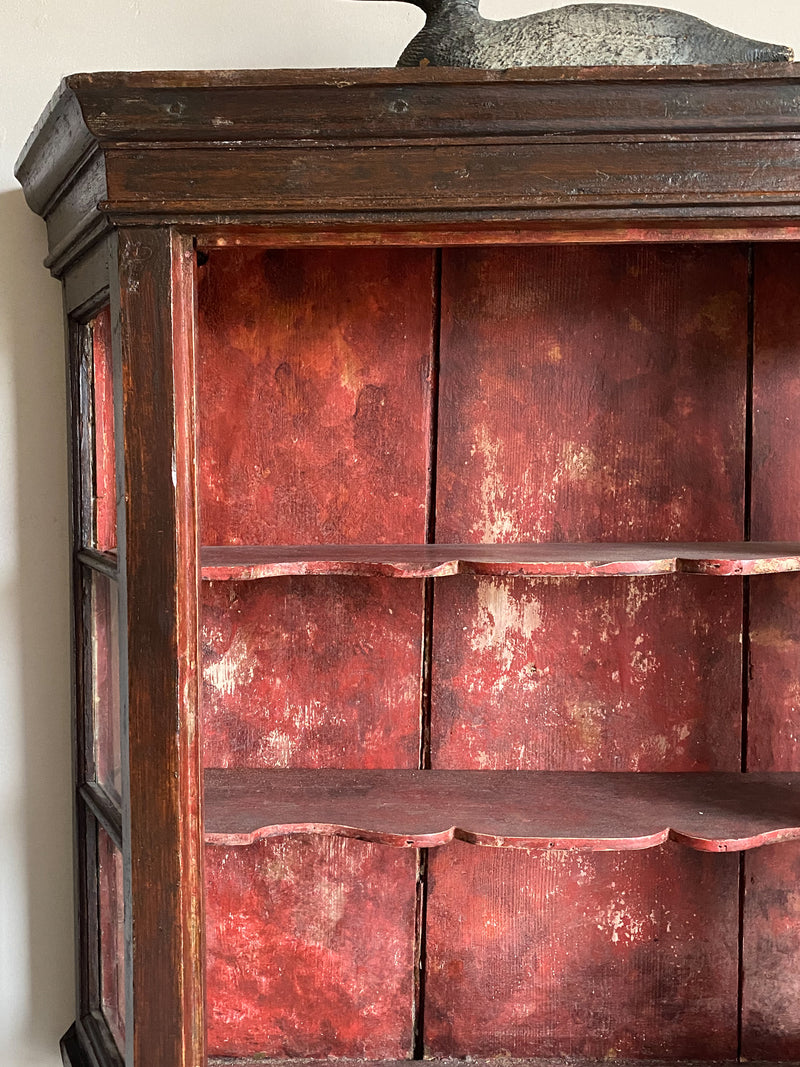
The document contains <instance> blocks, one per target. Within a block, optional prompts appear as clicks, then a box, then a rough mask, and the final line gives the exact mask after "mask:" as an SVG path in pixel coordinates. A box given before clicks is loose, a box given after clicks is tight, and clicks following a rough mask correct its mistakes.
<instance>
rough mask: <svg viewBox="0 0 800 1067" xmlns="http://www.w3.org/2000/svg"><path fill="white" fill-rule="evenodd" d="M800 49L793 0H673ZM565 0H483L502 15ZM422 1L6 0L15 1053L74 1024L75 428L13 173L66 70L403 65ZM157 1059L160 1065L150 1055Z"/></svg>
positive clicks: (0, 432)
mask: <svg viewBox="0 0 800 1067" xmlns="http://www.w3.org/2000/svg"><path fill="white" fill-rule="evenodd" d="M673 4H674V6H680V7H682V9H683V10H686V11H689V12H691V13H692V14H695V15H698V16H699V17H701V18H704V19H707V20H708V21H709V22H714V23H717V24H718V25H721V26H725V27H727V28H729V29H732V30H735V31H736V32H738V33H741V34H745V35H747V36H752V37H757V38H760V39H762V40H768V41H776V42H779V43H783V44H790V45H792V46H793V47H794V49H795V54H796V55H797V56H798V58H800V8H798V6H797V3H796V0H768V2H766V3H763V4H753V3H748V2H745V0H728V2H723V0H683V2H681V0H673V3H670V6H673ZM550 6H553V5H552V3H547V2H544V3H542V2H539V3H537V2H536V0H483V4H482V11H483V14H485V15H486V16H488V17H494V18H505V17H510V16H514V15H520V14H524V13H526V12H528V11H532V10H539V9H543V8H545V7H550ZM422 21H423V16H422V12H420V11H419V10H417V9H416V8H414V7H411V6H410V5H408V4H406V3H389V2H386V0H369V2H362V3H355V2H352V0H239V2H237V3H233V2H229V0H193V2H192V3H188V2H184V3H179V2H174V3H171V4H170V3H167V2H165V0H105V2H100V0H3V2H2V3H0V41H1V42H2V46H1V47H2V52H1V53H0V54H2V63H0V237H2V243H1V244H0V1065H3V1067H5V1065H9V1067H10V1065H11V1064H14V1065H15V1067H58V1065H60V1063H61V1058H60V1056H59V1054H58V1050H57V1047H58V1038H59V1036H60V1035H61V1033H62V1032H63V1031H64V1030H65V1029H66V1027H67V1026H68V1025H69V1023H70V1021H71V1020H72V1018H73V988H74V986H73V936H72V829H71V804H70V792H71V785H70V731H69V721H70V711H69V708H70V698H69V685H70V669H69V647H68V643H69V641H68V639H69V626H70V610H69V602H68V593H69V591H68V541H67V536H68V535H67V515H68V509H67V493H66V425H65V416H64V405H65V389H64V356H63V334H62V321H61V297H60V286H59V284H58V283H57V282H55V281H53V280H52V279H51V278H50V277H49V276H48V274H47V273H46V271H45V270H44V269H43V268H42V265H41V263H42V260H43V258H44V256H45V254H46V248H45V230H44V223H43V222H42V221H41V220H40V219H39V218H37V217H36V216H34V215H33V214H32V213H31V212H30V211H29V209H28V208H27V206H26V204H25V202H24V199H23V196H22V192H21V191H20V189H19V188H18V187H17V185H16V182H15V181H14V177H13V173H12V169H13V165H14V161H15V159H16V156H17V155H18V153H19V151H20V149H21V148H22V146H23V144H24V142H25V140H26V138H27V136H28V134H29V133H30V130H31V128H32V127H33V125H34V123H35V122H36V120H37V119H38V117H39V115H40V113H41V111H42V109H43V108H44V106H45V105H46V103H47V101H48V99H49V98H50V96H51V95H52V94H53V92H54V91H55V89H56V88H57V86H58V82H59V80H60V79H61V77H63V76H64V75H65V74H70V73H73V72H76V71H95V70H147V69H198V68H199V69H210V68H248V67H249V68H260V67H326V66H328V67H343V66H353V67H358V66H364V67H375V66H392V65H394V63H395V61H396V59H397V56H398V55H399V54H400V52H401V51H402V48H403V47H404V45H405V43H406V42H407V41H408V40H410V38H411V37H412V36H413V34H414V33H415V32H416V30H417V28H418V27H419V26H421V25H422ZM153 1067H155V1065H153Z"/></svg>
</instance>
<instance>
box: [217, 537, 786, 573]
mask: <svg viewBox="0 0 800 1067" xmlns="http://www.w3.org/2000/svg"><path fill="white" fill-rule="evenodd" d="M200 562H201V566H202V573H203V578H205V579H206V581H249V580H252V579H255V578H281V577H286V576H290V575H348V576H350V577H356V578H379V577H383V578H452V577H454V576H455V575H457V574H475V575H489V576H495V577H513V576H517V575H519V576H523V575H525V576H528V577H534V578H535V577H584V576H588V577H596V578H601V577H604V576H611V577H613V576H615V575H627V576H629V577H636V576H640V575H649V574H706V575H712V576H715V577H730V576H731V575H755V574H782V573H787V574H788V573H791V572H794V571H797V570H800V544H798V543H797V542H784V543H775V542H767V543H764V544H756V543H754V542H749V541H742V542H739V543H735V542H731V543H724V544H722V543H716V544H715V543H714V542H707V543H703V544H696V543H695V544H677V543H675V542H674V541H673V542H666V543H665V542H656V543H651V544H648V543H646V542H645V543H644V544H608V543H599V544H588V543H586V542H582V543H580V544H563V543H556V544H553V543H550V544H538V545H536V544H522V545H520V544H514V545H508V544H500V545H298V546H284V545H230V546H226V547H208V546H207V547H205V548H203V550H202V552H201V557H200Z"/></svg>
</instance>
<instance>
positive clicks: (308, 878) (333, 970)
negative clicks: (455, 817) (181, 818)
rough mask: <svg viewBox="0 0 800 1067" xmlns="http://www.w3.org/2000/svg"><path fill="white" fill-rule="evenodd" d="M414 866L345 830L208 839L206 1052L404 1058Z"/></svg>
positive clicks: (408, 1040)
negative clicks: (326, 834)
mask: <svg viewBox="0 0 800 1067" xmlns="http://www.w3.org/2000/svg"><path fill="white" fill-rule="evenodd" d="M415 871H416V854H415V853H414V852H412V851H404V850H399V849H386V848H382V847H381V846H379V845H369V844H365V843H363V842H360V841H343V840H342V839H340V838H327V839H323V840H319V839H316V838H311V839H300V840H297V839H290V838H283V839H281V840H278V841H271V842H263V843H261V844H256V845H251V846H249V847H247V848H242V849H231V850H225V849H220V848H214V847H209V848H207V849H206V898H207V904H206V938H207V943H208V968H207V983H208V987H209V1004H208V1043H209V1053H210V1054H211V1055H226V1056H244V1055H249V1054H255V1053H258V1054H260V1055H267V1056H276V1057H282V1056H313V1057H326V1056H354V1057H358V1056H363V1057H365V1058H368V1059H381V1058H389V1059H392V1058H394V1059H403V1058H406V1057H408V1056H409V1055H410V1053H411V1044H412V1005H413V986H414V983H413V964H414V943H413V938H410V937H409V931H410V930H413V928H414V908H415Z"/></svg>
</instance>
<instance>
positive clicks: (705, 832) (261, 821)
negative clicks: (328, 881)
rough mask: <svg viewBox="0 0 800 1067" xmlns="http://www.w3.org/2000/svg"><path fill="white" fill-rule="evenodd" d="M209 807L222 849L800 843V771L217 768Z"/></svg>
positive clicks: (724, 848) (212, 838) (212, 839)
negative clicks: (312, 839) (288, 842)
mask: <svg viewBox="0 0 800 1067" xmlns="http://www.w3.org/2000/svg"><path fill="white" fill-rule="evenodd" d="M205 809H206V822H205V840H206V842H207V843H208V844H215V845H217V844H218V845H248V844H252V843H253V842H255V841H257V840H259V839H260V838H265V837H277V836H283V835H286V834H309V833H310V834H326V835H338V836H343V837H356V838H359V839H361V840H365V841H374V842H379V843H382V844H386V845H395V846H401V847H418V848H429V847H432V846H435V845H444V844H447V843H448V842H449V841H452V840H454V839H457V840H461V841H468V842H471V843H472V844H477V845H490V846H500V847H502V846H507V847H512V848H535V849H540V848H541V849H581V850H585V851H628V850H633V849H642V848H651V847H653V846H654V845H660V844H662V843H663V842H664V841H666V840H668V839H671V840H673V841H679V842H680V843H682V844H685V845H688V846H689V847H690V848H693V849H697V850H699V851H701V852H738V851H742V850H743V849H749V848H756V847H757V846H759V845H765V844H768V843H775V842H779V841H790V840H795V839H798V838H800V773H796V774H736V773H718V772H715V773H708V774H700V773H690V774H683V773H655V774H633V773H603V772H591V771H588V772H586V771H574V772H573V771H450V770H434V771H408V770H382V771H378V770H364V771H353V770H260V769H241V768H237V769H219V768H214V769H209V770H206V772H205Z"/></svg>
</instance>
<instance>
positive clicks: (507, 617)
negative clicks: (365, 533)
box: [431, 575, 768, 771]
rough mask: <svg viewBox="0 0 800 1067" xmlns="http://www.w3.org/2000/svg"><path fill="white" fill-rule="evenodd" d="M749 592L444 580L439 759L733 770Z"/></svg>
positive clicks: (691, 581)
mask: <svg viewBox="0 0 800 1067" xmlns="http://www.w3.org/2000/svg"><path fill="white" fill-rule="evenodd" d="M764 580H768V579H759V581H764ZM741 596H742V593H741V585H740V584H739V583H737V582H712V581H710V580H709V579H708V578H705V577H690V576H682V575H679V576H673V577H671V576H666V577H661V578H659V577H654V578H648V579H644V578H642V579H637V580H636V581H631V580H630V579H624V578H609V579H606V580H604V581H602V582H598V581H592V582H589V581H576V580H574V579H549V580H548V579H538V580H535V581H531V580H528V579H522V578H518V579H502V578H470V577H459V578H452V579H449V580H448V581H446V582H441V583H439V584H438V585H437V587H436V601H435V612H434V627H435V635H436V640H435V644H434V668H433V718H432V728H431V751H432V760H433V766H434V767H479V768H484V769H489V768H495V769H502V768H506V767H520V768H526V769H528V770H547V769H559V770H604V771H623V770H639V771H658V770H664V771H681V770H684V771H685V770H734V769H736V768H738V766H739V757H740V714H741V712H740V708H741V694H740V689H739V685H740V670H741V666H740V663H741V648H740V632H741V630H740V628H741V620H742V602H741Z"/></svg>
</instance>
